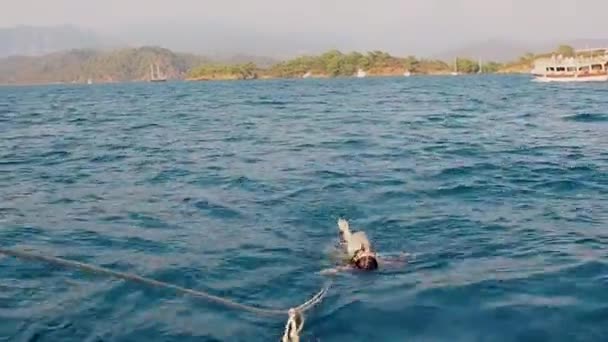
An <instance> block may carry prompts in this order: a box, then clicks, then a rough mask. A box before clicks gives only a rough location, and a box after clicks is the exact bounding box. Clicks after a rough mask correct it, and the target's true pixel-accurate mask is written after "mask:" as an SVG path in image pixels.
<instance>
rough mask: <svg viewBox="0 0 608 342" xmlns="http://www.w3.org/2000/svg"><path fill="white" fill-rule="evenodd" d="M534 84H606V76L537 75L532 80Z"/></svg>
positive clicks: (607, 78)
mask: <svg viewBox="0 0 608 342" xmlns="http://www.w3.org/2000/svg"><path fill="white" fill-rule="evenodd" d="M534 81H536V82H543V83H546V82H606V81H608V74H601V75H588V76H578V77H575V76H541V75H537V76H536V78H535V79H534Z"/></svg>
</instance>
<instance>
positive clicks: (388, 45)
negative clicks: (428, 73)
mask: <svg viewBox="0 0 608 342" xmlns="http://www.w3.org/2000/svg"><path fill="white" fill-rule="evenodd" d="M0 8H1V10H0V26H13V25H57V24H72V25H76V26H80V27H85V28H91V29H94V30H96V31H99V32H103V33H107V34H112V35H114V36H117V37H120V38H122V39H124V40H126V41H129V42H134V41H137V42H141V43H158V44H162V45H170V47H173V48H175V47H177V48H179V47H180V46H182V45H183V46H184V47H187V46H191V45H192V44H197V43H198V44H200V45H208V46H215V45H217V44H220V45H222V46H230V44H241V45H242V44H249V45H248V46H249V47H248V48H249V49H252V48H253V49H256V47H257V49H259V50H262V49H267V48H268V47H269V46H271V47H272V46H275V45H290V44H291V45H293V46H298V45H301V46H302V48H303V50H306V49H307V48H309V47H311V46H316V45H319V46H321V45H322V46H323V47H325V46H333V47H337V48H342V49H385V50H389V51H393V52H398V53H409V52H420V51H425V52H429V51H438V50H442V49H443V50H445V49H446V48H450V47H453V46H458V45H462V44H463V43H469V42H474V41H479V40H485V39H493V38H501V39H512V40H520V41H555V40H561V39H564V40H565V39H576V38H608V30H607V28H608V21H607V20H606V18H607V17H606V15H607V14H608V0H373V1H372V0H171V1H163V0H0ZM155 40H156V41H155ZM315 44H316V45H315ZM291 45H290V46H291ZM279 47H280V46H278V47H277V48H279ZM200 50H204V47H203V46H201V47H200ZM410 50H412V51H410ZM414 50H415V51H414ZM254 52H255V51H254Z"/></svg>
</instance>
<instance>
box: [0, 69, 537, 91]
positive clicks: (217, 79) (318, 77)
mask: <svg viewBox="0 0 608 342" xmlns="http://www.w3.org/2000/svg"><path fill="white" fill-rule="evenodd" d="M488 75H493V76H512V75H529V73H528V72H501V71H498V72H493V73H483V74H460V75H456V76H454V75H452V74H451V73H429V74H411V75H410V76H404V75H402V74H394V75H386V74H377V75H367V76H366V77H364V78H403V79H407V78H411V77H450V78H454V77H463V76H464V77H467V76H469V77H470V76H488ZM307 79H312V80H321V79H323V80H331V79H336V80H344V79H358V77H356V76H336V77H331V76H328V75H312V76H310V77H307V78H303V77H275V76H260V77H256V78H251V79H243V78H238V77H221V78H220V77H200V78H176V79H169V80H167V82H162V83H175V82H190V83H196V82H226V81H232V82H235V81H256V80H269V81H276V80H302V81H304V80H307ZM127 83H150V84H152V83H155V82H150V81H147V80H127V81H99V82H93V83H92V84H87V83H86V82H76V83H73V82H31V83H30V82H28V83H0V87H31V86H51V85H61V86H69V85H73V86H95V85H107V84H127ZM162 83H161V84H162Z"/></svg>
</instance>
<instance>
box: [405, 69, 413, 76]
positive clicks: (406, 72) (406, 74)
mask: <svg viewBox="0 0 608 342" xmlns="http://www.w3.org/2000/svg"><path fill="white" fill-rule="evenodd" d="M403 76H405V77H410V76H412V73H411V72H410V71H409V70H405V72H404V73H403Z"/></svg>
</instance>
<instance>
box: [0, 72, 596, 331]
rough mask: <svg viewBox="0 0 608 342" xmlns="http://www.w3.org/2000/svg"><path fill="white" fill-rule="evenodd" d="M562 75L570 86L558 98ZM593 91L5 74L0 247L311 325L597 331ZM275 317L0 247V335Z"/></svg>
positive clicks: (218, 325) (251, 326)
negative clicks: (310, 305)
mask: <svg viewBox="0 0 608 342" xmlns="http://www.w3.org/2000/svg"><path fill="white" fill-rule="evenodd" d="M555 87H560V88H559V91H560V97H558V98H556V97H555V96H553V94H554V91H555V89H556V88H555ZM603 89H604V88H603V85H600V84H589V85H576V86H570V85H567V86H553V85H542V84H536V83H533V82H530V81H529V79H528V78H527V77H519V76H514V77H511V76H503V77H493V76H471V77H463V78H460V77H458V78H444V77H411V78H367V79H362V80H360V79H335V80H306V81H293V80H292V81H268V80H260V81H250V82H208V83H172V82H168V83H166V84H113V85H92V86H87V87H82V86H57V85H55V86H38V87H20V88H10V87H4V88H0V136H1V137H2V139H0V245H2V247H15V248H31V249H35V250H37V251H40V252H41V253H47V254H50V255H57V256H64V257H69V258H72V259H75V260H81V261H85V262H90V263H93V264H98V265H102V266H106V267H111V268H114V269H118V270H122V271H127V272H136V273H138V274H142V275H144V276H148V277H152V278H155V279H159V280H163V281H167V282H171V283H176V284H180V285H182V286H188V287H192V288H196V289H201V290H205V291H209V292H211V293H214V294H218V295H224V296H227V297H230V298H232V299H235V300H238V301H241V302H245V303H249V304H254V305H264V306H277V307H289V306H292V305H295V304H299V302H301V301H303V300H305V299H306V298H307V296H309V295H310V294H312V293H314V292H316V291H317V290H318V287H319V286H320V285H321V282H322V280H323V279H322V277H321V276H320V275H319V274H318V273H317V272H318V271H319V270H320V269H322V268H325V267H331V266H332V265H333V264H332V262H333V261H332V259H331V256H330V253H329V252H328V250H331V247H332V245H333V244H334V243H335V239H336V223H335V222H336V219H337V218H338V217H340V216H347V217H348V218H350V219H351V221H352V225H353V227H354V228H355V229H364V230H366V231H367V233H368V235H369V236H370V237H371V238H372V239H373V241H374V243H375V244H376V246H377V248H378V250H379V251H380V252H381V253H384V254H387V255H394V254H399V253H400V252H407V253H409V256H410V259H409V261H408V263H407V266H405V267H394V268H388V269H383V270H381V271H380V272H378V273H376V274H373V275H370V274H358V273H355V274H344V275H342V276H341V277H339V278H337V279H336V282H335V285H334V287H333V288H332V290H331V292H330V294H329V296H328V297H327V299H326V300H325V301H324V302H323V303H322V305H321V306H320V307H319V308H318V309H317V310H316V311H315V312H314V313H311V314H310V315H308V316H307V323H306V327H305V331H304V336H303V340H321V341H344V340H350V341H359V340H378V341H401V340H433V341H447V340H449V341H473V340H480V341H515V340H517V341H519V340H522V341H526V340H530V341H532V340H545V341H549V340H550V341H601V340H602V339H604V338H605V336H606V335H607V334H608V330H607V328H606V324H604V323H605V318H606V314H607V313H608V305H607V304H606V303H608V295H607V294H608V292H607V291H606V285H607V284H608V281H607V279H608V263H607V262H606V260H608V234H607V233H606V229H605V228H606V227H607V224H608V209H607V207H606V205H605V202H606V198H608V197H607V196H608V153H607V152H606V151H608V139H606V136H607V133H608V132H607V130H606V128H607V126H606V125H605V122H606V121H607V117H606V114H605V107H606V104H607V103H606V99H605V94H604V91H603ZM283 324H284V321H282V319H278V320H267V319H266V318H262V317H255V316H251V315H247V314H243V313H240V312H234V311H231V310H227V309H225V308H223V307H220V306H217V305H211V304H209V303H205V302H200V301H196V300H193V299H191V298H184V297H178V296H176V295H175V294H173V293H170V292H168V291H164V290H158V289H149V288H142V287H141V286H139V285H137V284H130V283H125V282H122V281H116V280H113V279H106V278H102V277H97V276H93V275H88V274H82V273H80V272H77V271H74V270H65V269H60V268H57V267H52V266H48V265H41V264H37V263H30V262H23V261H19V260H14V259H12V258H8V257H0V341H30V340H31V341H67V342H69V341H134V340H149V341H195V340H196V341H239V340H247V341H249V340H252V338H251V337H252V336H254V337H255V338H253V340H263V341H268V340H276V339H277V338H278V337H279V336H280V334H281V333H282V329H283Z"/></svg>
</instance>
